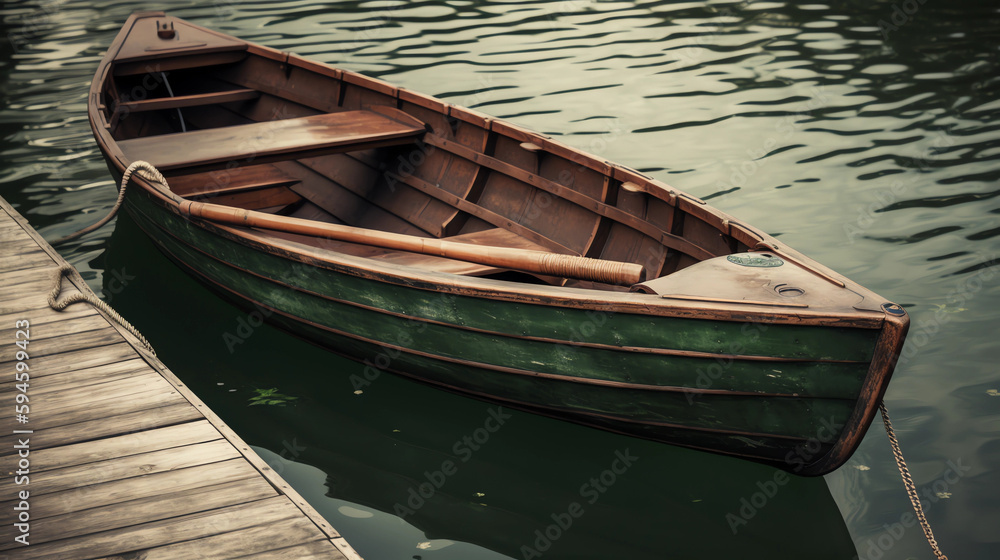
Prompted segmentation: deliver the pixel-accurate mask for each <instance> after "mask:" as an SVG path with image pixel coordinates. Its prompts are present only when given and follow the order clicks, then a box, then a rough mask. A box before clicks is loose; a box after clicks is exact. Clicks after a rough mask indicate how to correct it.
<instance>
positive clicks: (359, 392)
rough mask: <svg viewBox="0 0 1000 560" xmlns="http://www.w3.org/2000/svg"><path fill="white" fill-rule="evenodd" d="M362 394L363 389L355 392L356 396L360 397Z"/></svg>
mask: <svg viewBox="0 0 1000 560" xmlns="http://www.w3.org/2000/svg"><path fill="white" fill-rule="evenodd" d="M361 393H364V391H362V390H361V389H358V390H357V391H354V394H355V395H360V394H361Z"/></svg>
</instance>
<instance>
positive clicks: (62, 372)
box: [0, 198, 360, 560]
mask: <svg viewBox="0 0 1000 560" xmlns="http://www.w3.org/2000/svg"><path fill="white" fill-rule="evenodd" d="M64 263H65V261H64V260H63V259H62V258H61V257H60V256H59V255H58V253H56V252H55V250H54V249H52V247H50V246H49V245H48V244H47V243H45V241H44V240H42V239H41V237H40V236H39V235H38V234H37V232H35V231H34V230H33V229H32V228H31V227H30V226H29V225H28V224H27V222H25V221H24V219H23V218H22V217H21V216H19V215H18V214H17V213H16V212H15V211H14V210H13V209H12V208H11V207H10V206H9V205H8V204H7V203H6V201H4V200H3V199H2V198H0V372H2V373H3V376H2V377H0V415H6V417H4V419H3V423H2V425H4V426H11V428H10V429H8V430H4V432H0V475H2V476H0V511H2V513H0V521H2V524H0V557H2V556H5V555H14V557H16V558H24V559H26V560H27V559H57V558H58V559H60V560H73V559H83V558H108V559H111V558H116V559H117V558H126V557H127V558H143V559H146V560H155V559H173V558H208V557H212V558H237V557H239V558H256V559H266V558H283V559H284V558H331V559H348V560H360V556H358V554H357V552H355V551H354V549H353V548H351V546H350V545H349V544H347V542H346V541H345V540H344V539H343V537H341V536H340V534H339V533H337V532H336V531H335V530H334V529H333V527H331V526H330V525H329V523H327V521H326V520H325V519H323V518H322V516H320V515H319V514H318V513H317V512H316V511H315V510H314V509H313V508H312V507H310V506H309V505H308V504H307V503H306V502H305V500H304V499H303V498H302V497H301V496H299V495H298V493H296V492H295V490H293V489H292V488H291V487H290V486H289V485H288V484H287V483H286V482H285V481H283V480H282V479H281V478H280V477H278V475H277V474H275V473H274V471H273V470H272V469H270V468H269V467H268V466H267V464H266V463H265V462H264V461H263V460H262V459H261V458H260V457H259V456H257V454H255V453H254V452H253V451H252V450H251V449H250V448H249V446H247V445H246V443H244V442H243V441H242V440H241V439H240V438H239V436H237V435H236V434H235V433H234V432H233V431H232V430H231V429H230V428H229V427H228V426H226V425H225V424H224V423H223V422H222V420H221V419H219V418H218V416H216V415H215V414H214V413H213V412H212V411H211V410H209V409H208V407H206V406H205V405H204V403H202V402H201V401H200V400H199V399H198V398H197V396H195V395H194V394H193V393H192V392H191V391H190V390H189V389H188V388H187V387H186V386H185V385H184V384H183V383H182V382H181V381H180V380H178V379H177V378H176V377H175V376H174V375H173V373H171V372H170V371H169V370H168V369H167V368H166V366H164V365H163V364H162V363H161V362H160V361H159V360H157V359H156V357H155V356H154V355H153V354H152V353H151V352H149V351H148V350H146V349H145V348H143V347H142V346H141V345H140V344H139V343H138V341H136V340H135V339H134V338H133V337H132V336H131V335H129V334H128V333H127V331H126V329H124V328H123V327H121V326H120V325H118V324H116V323H115V322H114V321H113V320H112V319H110V318H109V317H108V316H106V315H105V314H104V313H103V312H101V311H99V310H97V309H95V308H94V307H92V306H90V305H88V304H86V303H77V304H73V305H71V306H70V307H68V308H66V309H65V310H64V311H62V312H57V311H54V310H52V309H51V308H50V307H49V305H48V302H47V298H48V294H49V291H50V290H51V288H52V276H53V272H54V271H56V270H58V269H59V267H60V266H62V265H63V264H64ZM62 291H63V296H62V297H65V296H66V295H68V294H72V293H75V292H83V293H90V292H89V288H88V287H87V286H86V284H85V283H84V281H83V280H82V278H80V277H79V275H77V274H73V275H70V276H68V277H67V278H65V279H63V280H62ZM17 321H28V322H30V338H29V342H28V345H27V347H26V351H27V354H28V356H29V357H28V359H27V360H25V359H23V354H22V356H18V351H19V350H22V348H19V347H18V346H16V345H15V340H16V337H17V336H21V337H22V338H23V335H18V334H17V331H18V330H21V329H19V328H18V326H17ZM19 362H20V363H26V364H27V366H28V367H29V368H30V369H28V370H27V373H28V376H29V377H28V379H27V380H26V381H27V384H26V385H25V384H24V382H25V379H20V380H19V379H16V378H15V372H16V369H17V364H18V363H19ZM22 367H23V366H22ZM25 398H27V399H29V400H28V401H27V403H26V404H29V405H30V412H28V414H27V416H28V417H27V421H26V422H23V421H21V420H17V421H15V418H14V410H15V405H16V404H18V403H19V402H24V399H25ZM18 399H21V400H20V401H18ZM15 430H26V431H30V432H22V433H18V432H16V431H15ZM25 442H27V445H25ZM24 461H27V462H28V463H30V467H29V468H28V469H27V471H30V472H27V471H26V472H25V474H30V479H20V478H18V476H16V474H15V473H16V472H17V471H19V470H23V469H22V467H24V464H25V463H24ZM21 492H28V497H27V499H26V500H25V499H24V498H23V497H22V496H21V494H20V493H21ZM22 501H26V502H28V503H29V504H30V509H29V510H28V511H29V512H30V513H29V518H28V520H27V525H24V526H19V525H17V523H19V520H18V519H16V518H15V517H14V516H15V515H18V514H17V511H18V510H16V509H15V506H18V505H19V504H20V502H22ZM22 527H27V528H28V530H27V531H24V530H22ZM25 533H27V536H23V535H25ZM18 537H22V540H23V541H26V542H28V543H30V544H27V545H25V544H23V543H22V542H19V541H18V540H17V538H18Z"/></svg>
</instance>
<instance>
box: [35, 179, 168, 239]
mask: <svg viewBox="0 0 1000 560" xmlns="http://www.w3.org/2000/svg"><path fill="white" fill-rule="evenodd" d="M136 171H141V172H142V177H143V179H147V180H149V181H156V182H158V183H162V184H163V186H164V187H166V188H167V190H170V186H169V185H168V184H167V179H166V178H165V177H164V176H163V174H162V173H160V171H159V170H158V169H157V168H156V167H153V164H151V163H149V162H146V161H141V160H140V161H133V162H132V164H131V165H129V166H128V167H127V168H125V173H123V174H122V182H121V186H119V188H118V200H116V201H115V206H114V208H112V209H111V212H109V213H108V215H107V216H105V217H104V218H103V219H102V220H101V221H99V222H97V223H96V224H93V225H90V226H87V227H85V228H83V229H81V230H80V231H77V232H75V233H71V234H69V235H67V236H65V237H60V238H59V239H56V240H55V241H53V242H52V245H59V244H60V243H65V242H66V241H69V240H71V239H76V238H77V237H80V236H81V235H84V234H86V233H90V232H92V231H94V230H95V229H97V228H99V227H101V226H103V225H104V224H106V223H108V222H110V221H111V218H114V217H115V215H117V214H118V211H119V210H121V207H122V203H123V202H125V187H126V186H127V185H128V183H129V181H130V180H131V179H132V174H133V173H135V172H136Z"/></svg>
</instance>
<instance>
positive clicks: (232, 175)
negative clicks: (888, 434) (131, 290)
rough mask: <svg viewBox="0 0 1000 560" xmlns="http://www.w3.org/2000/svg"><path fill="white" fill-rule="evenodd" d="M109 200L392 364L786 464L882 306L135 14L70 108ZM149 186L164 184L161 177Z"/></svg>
mask: <svg viewBox="0 0 1000 560" xmlns="http://www.w3.org/2000/svg"><path fill="white" fill-rule="evenodd" d="M88 110H89V116H90V122H91V125H92V127H93V130H94V136H95V138H96V139H97V143H98V145H99V146H100V149H101V151H102V153H103V154H104V157H105V159H106V160H107V163H108V167H109V168H110V170H111V172H112V174H113V175H114V176H116V177H117V178H121V176H122V175H123V173H124V172H125V171H126V169H127V168H128V167H129V166H130V165H132V164H133V163H134V162H138V161H145V162H149V163H151V164H152V165H154V166H155V167H156V168H157V169H159V170H160V171H161V172H162V173H163V174H164V176H165V177H166V179H165V181H160V180H157V179H155V178H154V176H153V175H152V174H151V173H144V172H139V173H137V174H136V175H135V176H133V182H132V184H131V186H129V188H128V190H127V196H126V199H125V202H126V204H125V207H126V209H127V211H128V212H129V213H130V214H131V215H132V217H133V218H134V219H135V221H136V223H138V224H139V226H140V227H141V228H142V229H143V230H144V231H145V232H146V233H147V234H148V235H149V237H150V238H151V239H152V240H153V241H154V242H155V243H156V244H157V246H158V247H160V248H161V249H162V250H163V251H164V252H165V253H166V254H167V255H168V256H170V257H171V258H172V259H173V260H175V261H176V262H177V263H179V264H180V265H181V266H182V267H184V268H185V269H186V270H187V271H188V272H190V273H191V274H192V275H194V276H195V277H197V278H199V279H201V280H202V281H204V282H205V283H206V284H208V285H210V286H212V287H213V288H215V289H217V290H218V291H219V292H220V293H222V294H224V295H225V296H227V297H230V298H232V299H234V300H236V301H238V302H240V303H242V304H244V305H246V306H248V307H254V308H256V309H258V310H260V312H261V313H262V314H263V315H266V316H268V320H269V321H272V322H273V323H275V324H277V325H280V326H282V327H284V328H286V329H288V330H290V331H291V332H293V333H295V334H297V335H299V336H302V337H304V338H307V339H309V340H311V341H313V342H316V343H318V344H321V345H324V346H326V347H328V348H330V349H332V350H334V351H336V352H339V353H342V354H346V355H349V356H353V357H355V358H357V359H359V360H365V361H366V364H367V365H366V367H365V368H364V374H363V375H361V374H358V375H355V376H354V377H353V379H352V380H353V381H354V383H355V387H356V388H357V389H358V390H363V389H364V388H365V387H367V386H368V385H369V384H371V383H374V382H377V381H376V379H377V376H378V375H379V374H380V373H381V372H382V371H383V370H385V371H393V372H397V373H400V374H403V375H407V376H411V377H414V378H417V379H420V380H423V381H426V382H429V383H433V384H436V385H439V386H442V387H445V388H448V389H451V390H455V391H460V392H463V393H465V394H468V395H472V396H476V397H481V398H487V399H491V400H494V401H499V402H501V403H506V404H509V405H510V406H515V407H519V408H523V409H527V410H532V411H535V412H539V413H542V414H547V415H551V416H555V417H558V418H563V419H566V420H571V421H574V422H579V423H583V424H587V425H591V426H596V427H599V428H603V429H607V430H612V431H617V432H622V433H625V434H631V435H635V436H638V437H643V438H649V439H654V440H660V441H664V442H668V443H672V444H676V445H683V446H688V447H693V448H697V449H704V450H708V451H712V452H715V453H722V454H726V455H732V456H736V457H742V458H746V459H750V460H754V461H759V462H763V463H767V464H771V465H774V466H776V467H779V468H782V469H785V470H788V471H790V472H794V473H798V474H802V475H818V474H823V473H826V472H829V471H831V470H833V469H835V468H837V467H838V466H839V465H841V464H843V463H844V461H846V460H847V459H848V458H849V457H850V455H851V453H853V451H854V449H855V447H856V446H857V445H858V443H859V441H860V439H861V437H862V436H863V435H864V432H865V430H866V429H867V427H868V425H869V424H870V423H871V421H872V418H873V416H874V414H875V411H876V409H877V405H878V402H879V401H880V399H881V397H882V394H883V393H884V391H885V388H886V385H887V383H888V381H889V377H890V375H891V372H892V369H893V367H894V365H895V359H896V356H897V354H898V352H899V350H900V348H901V346H902V343H903V339H904V337H905V334H906V330H907V327H908V324H909V320H908V318H907V315H906V313H905V312H904V311H903V309H902V308H900V307H899V306H898V305H895V304H893V303H890V302H888V301H886V300H885V299H883V298H882V297H880V296H878V295H876V294H875V293H873V292H871V291H869V290H867V289H865V288H864V287H862V286H859V285H858V284H855V283H854V282H851V281H850V280H848V279H847V278H845V277H843V276H841V275H839V274H837V273H836V272H834V271H832V270H830V269H828V268H826V267H824V266H822V265H820V264H818V263H816V262H814V261H813V260H811V259H809V258H808V257H806V256H804V255H802V254H800V253H798V252H796V251H795V250H793V249H791V248H789V247H787V246H785V245H783V244H781V243H779V242H777V241H776V240H775V239H774V238H772V237H771V236H769V235H767V234H766V233H764V232H762V231H760V230H758V229H756V228H753V227H751V226H749V225H746V224H743V223H741V222H739V221H737V220H735V219H734V218H732V217H730V216H728V215H726V214H724V213H722V212H720V211H718V210H716V209H714V208H712V207H711V206H709V205H707V204H705V203H704V202H702V201H701V200H698V199H697V198H695V197H692V196H690V195H687V194H685V193H683V192H680V191H678V190H676V189H674V188H672V187H670V186H668V185H666V184H663V183H661V182H660V181H657V180H654V179H651V178H649V177H647V176H645V175H643V174H641V173H638V172H636V171H634V170H632V169H629V168H627V167H623V166H620V165H616V164H611V163H607V162H605V161H603V160H601V159H599V158H597V157H594V156H592V155H590V154H587V153H584V152H581V151H579V150H576V149H573V148H569V147H567V146H564V145H562V144H560V143H558V142H555V141H553V140H551V139H550V138H548V137H546V136H543V135H540V134H537V133H534V132H531V131H529V130H526V129H523V128H520V127H517V126H515V125H512V124H509V123H506V122H503V121H500V120H497V119H494V118H492V117H489V116H487V115H484V114H481V113H477V112H475V111H471V110H469V109H465V108H462V107H457V106H453V105H450V104H448V103H445V102H443V101H440V100H438V99H435V98H433V97H429V96H426V95H422V94H419V93H414V92H411V91H409V90H406V89H402V88H398V87H395V86H392V85H390V84H387V83H385V82H382V81H379V80H376V79H372V78H368V77H365V76H363V75H360V74H356V73H354V72H350V71H348V70H343V69H338V68H333V67H330V66H327V65H324V64H320V63H317V62H313V61H309V60H306V59H303V58H300V57H298V56H296V55H294V54H290V53H285V52H279V51H277V50H273V49H270V48H267V47H263V46H260V45H255V44H251V43H247V42H245V41H241V40H239V39H236V38H233V37H229V36H226V35H222V34H219V33H216V32H214V31H210V30H208V29H205V28H202V27H199V26H196V25H194V24H191V23H189V22H186V21H183V20H180V19H177V18H173V17H170V16H167V15H165V14H163V13H160V12H146V13H137V14H134V15H133V16H131V17H130V18H129V19H128V21H127V22H126V23H125V26H124V27H123V28H122V31H121V32H120V33H119V35H118V37H117V38H116V39H115V41H114V43H113V44H112V45H111V47H110V48H109V49H108V52H107V54H106V55H105V57H104V59H103V60H102V62H101V64H100V66H99V68H98V70H97V74H96V75H95V77H94V81H93V84H92V86H91V90H90V97H89V104H88ZM164 183H167V184H168V185H169V186H168V185H167V184H164Z"/></svg>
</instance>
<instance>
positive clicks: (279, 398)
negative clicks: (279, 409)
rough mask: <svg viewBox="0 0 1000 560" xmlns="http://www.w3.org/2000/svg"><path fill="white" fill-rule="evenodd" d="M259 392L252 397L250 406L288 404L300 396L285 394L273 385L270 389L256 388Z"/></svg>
mask: <svg viewBox="0 0 1000 560" xmlns="http://www.w3.org/2000/svg"><path fill="white" fill-rule="evenodd" d="M254 391H255V392H256V393H257V394H256V395H254V396H252V397H250V399H249V401H250V406H257V405H270V406H285V405H286V404H288V403H290V402H292V401H294V400H296V399H298V397H290V396H288V395H283V394H281V393H279V392H278V389H276V388H274V387H272V388H270V389H254Z"/></svg>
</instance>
